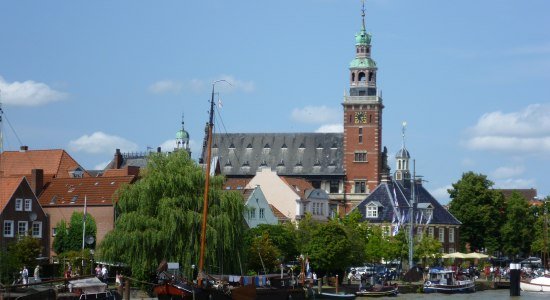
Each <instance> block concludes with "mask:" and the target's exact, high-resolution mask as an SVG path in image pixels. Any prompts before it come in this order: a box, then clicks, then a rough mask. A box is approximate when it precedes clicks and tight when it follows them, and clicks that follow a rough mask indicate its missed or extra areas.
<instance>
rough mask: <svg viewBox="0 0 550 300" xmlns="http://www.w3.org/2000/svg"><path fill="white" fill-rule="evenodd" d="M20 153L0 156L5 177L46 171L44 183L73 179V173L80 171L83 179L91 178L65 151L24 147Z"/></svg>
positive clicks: (14, 152) (7, 153)
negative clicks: (56, 179) (40, 170)
mask: <svg viewBox="0 0 550 300" xmlns="http://www.w3.org/2000/svg"><path fill="white" fill-rule="evenodd" d="M22 148H23V149H22V150H20V151H5V152H3V153H1V154H0V156H1V165H0V167H1V168H2V171H3V172H4V176H12V175H21V176H30V174H31V171H32V170H33V169H42V170H43V171H44V182H45V183H46V182H49V181H50V180H51V178H69V177H72V175H71V173H70V172H72V171H75V170H77V169H80V170H81V171H82V172H83V174H82V176H83V177H90V174H89V173H88V172H86V171H85V170H84V168H82V167H81V166H80V165H79V164H78V163H77V162H76V161H75V160H74V159H73V158H72V157H71V156H70V155H69V154H68V153H67V152H65V150H62V149H52V150H28V148H27V147H22Z"/></svg>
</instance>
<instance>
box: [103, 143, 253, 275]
mask: <svg viewBox="0 0 550 300" xmlns="http://www.w3.org/2000/svg"><path fill="white" fill-rule="evenodd" d="M223 181H224V179H223V177H221V176H215V177H213V178H211V181H210V183H211V185H210V189H209V197H208V199H209V201H208V207H209V208H208V212H209V213H208V219H207V229H206V246H207V247H206V252H205V266H204V268H205V271H207V272H213V271H215V272H224V273H227V272H237V271H238V270H239V269H240V268H239V267H240V266H239V262H240V258H241V257H242V256H243V253H244V252H243V249H244V248H243V247H244V245H243V243H242V241H243V235H244V229H245V225H244V224H245V221H244V209H245V208H244V204H243V199H242V195H240V194H239V193H237V192H232V191H229V192H228V191H223V190H222V185H223ZM204 182H205V176H204V171H203V169H202V168H201V167H200V166H198V165H197V164H196V163H195V162H193V161H192V160H191V159H190V157H189V156H188V154H187V153H186V152H185V151H177V152H174V153H172V154H169V155H165V154H151V155H150V157H149V162H148V165H147V168H146V169H145V170H144V174H143V177H142V178H141V179H140V180H139V181H138V182H136V183H135V184H133V185H129V186H127V187H126V188H123V189H121V190H119V200H118V204H117V210H118V215H119V217H118V218H117V220H116V223H115V228H114V230H112V231H111V232H109V233H108V234H107V235H106V237H105V239H104V240H103V242H102V244H101V245H100V247H99V251H98V254H99V257H101V258H102V259H104V260H107V261H112V262H123V263H125V264H127V265H128V266H130V268H131V269H132V274H133V276H135V277H137V278H140V279H146V278H148V276H149V275H150V274H151V272H153V271H154V270H155V269H156V268H157V266H158V264H159V262H161V261H162V260H163V259H166V260H168V261H174V262H179V263H180V265H181V266H183V268H184V271H186V273H187V275H188V276H191V268H190V266H191V265H197V264H198V262H199V250H200V233H201V223H202V211H203V189H204Z"/></svg>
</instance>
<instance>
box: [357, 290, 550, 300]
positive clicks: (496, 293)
mask: <svg viewBox="0 0 550 300" xmlns="http://www.w3.org/2000/svg"><path fill="white" fill-rule="evenodd" d="M357 299H361V298H357ZM365 299H366V298H365ZM382 299H449V300H451V299H452V300H454V299H482V300H484V299H499V300H506V299H515V300H519V299H521V300H523V299H550V293H533V292H523V291H522V292H521V296H520V297H510V290H507V289H502V290H486V291H480V292H475V293H471V294H452V295H447V294H439V293H434V294H399V295H398V296H397V298H396V297H392V298H390V297H384V298H382Z"/></svg>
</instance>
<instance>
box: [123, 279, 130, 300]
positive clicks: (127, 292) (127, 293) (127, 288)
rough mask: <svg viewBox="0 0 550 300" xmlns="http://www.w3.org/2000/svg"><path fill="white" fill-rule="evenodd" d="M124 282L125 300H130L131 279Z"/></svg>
mask: <svg viewBox="0 0 550 300" xmlns="http://www.w3.org/2000/svg"><path fill="white" fill-rule="evenodd" d="M125 279H126V280H125V281H124V299H128V300H130V279H128V278H125Z"/></svg>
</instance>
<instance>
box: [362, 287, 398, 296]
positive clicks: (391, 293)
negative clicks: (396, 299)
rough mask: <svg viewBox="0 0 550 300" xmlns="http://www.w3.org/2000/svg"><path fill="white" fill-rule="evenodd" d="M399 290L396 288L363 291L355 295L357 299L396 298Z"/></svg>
mask: <svg viewBox="0 0 550 300" xmlns="http://www.w3.org/2000/svg"><path fill="white" fill-rule="evenodd" d="M398 293H399V290H398V289H397V288H396V287H392V288H389V289H382V290H378V291H377V290H363V291H359V292H356V293H355V295H356V296H358V297H392V296H397V294H398Z"/></svg>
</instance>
